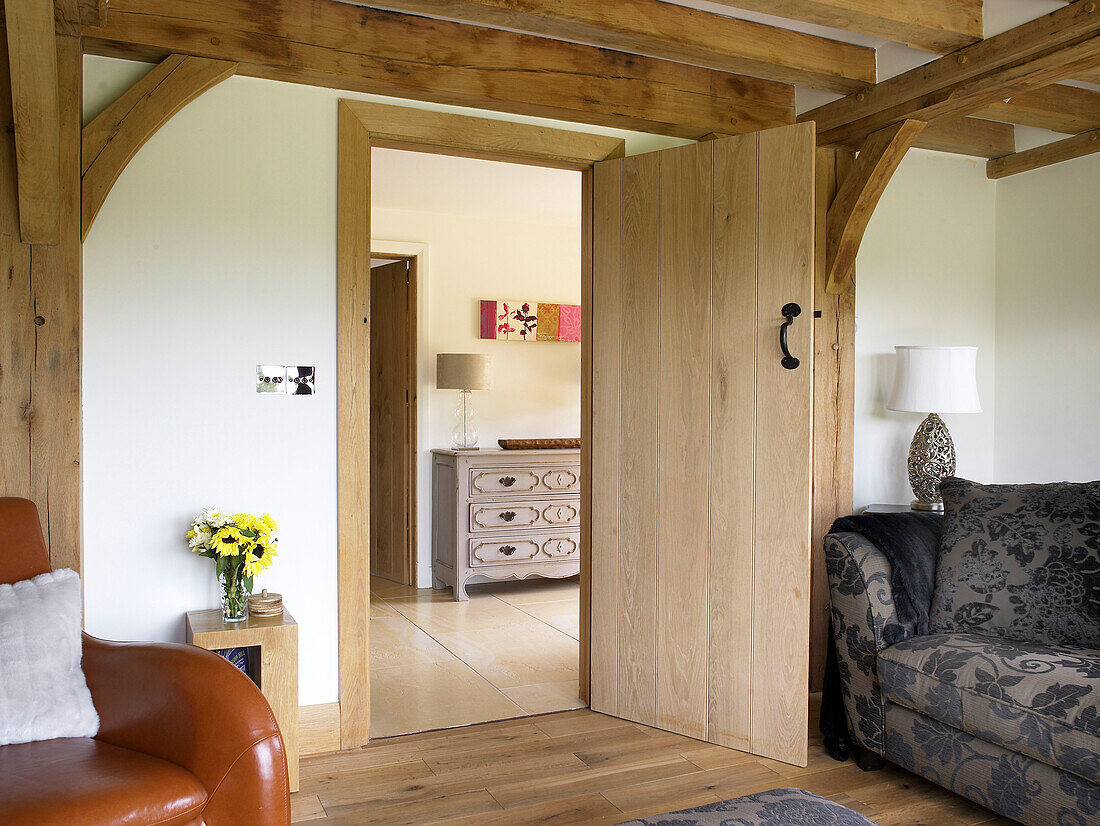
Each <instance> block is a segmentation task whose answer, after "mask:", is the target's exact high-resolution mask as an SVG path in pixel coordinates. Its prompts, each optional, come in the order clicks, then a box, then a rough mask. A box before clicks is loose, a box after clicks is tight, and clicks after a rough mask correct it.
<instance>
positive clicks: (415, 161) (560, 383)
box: [371, 149, 581, 587]
mask: <svg viewBox="0 0 1100 826" xmlns="http://www.w3.org/2000/svg"><path fill="white" fill-rule="evenodd" d="M371 174H372V178H373V179H374V180H375V181H376V182H378V184H379V185H378V186H376V187H375V188H374V191H373V193H372V197H373V198H374V209H373V210H372V214H371V219H372V227H371V232H372V235H373V236H374V238H375V239H380V240H381V239H385V240H386V241H400V242H411V243H416V244H423V245H424V246H425V248H426V250H425V251H426V254H427V255H426V257H427V262H428V265H427V270H428V272H427V273H426V275H427V279H426V282H427V296H426V298H427V302H426V304H427V306H426V308H425V309H426V311H427V312H426V318H425V317H421V318H420V319H418V322H419V324H420V326H421V327H424V328H426V329H425V333H426V335H425V336H424V337H423V338H422V342H423V343H424V344H425V345H426V346H425V347H424V349H423V350H422V352H421V353H420V354H419V358H418V370H419V385H420V392H419V394H418V395H419V398H420V400H421V404H423V405H425V406H426V407H427V409H426V410H425V411H423V412H424V413H425V414H426V419H427V421H426V424H427V429H426V430H425V431H424V432H421V433H420V434H419V439H418V441H419V466H420V473H419V478H420V480H421V484H420V486H419V490H418V492H417V493H418V511H417V513H418V522H419V529H418V544H419V554H418V556H419V563H420V564H419V573H418V583H419V585H420V586H421V587H430V585H431V489H430V486H429V485H428V484H427V480H428V479H429V478H430V477H429V476H428V469H429V467H430V462H431V454H430V452H429V451H431V450H432V448H447V447H450V445H451V429H452V428H453V427H454V423H455V418H454V408H455V403H456V400H457V392H456V391H453V390H436V389H435V356H436V354H437V353H488V354H491V355H492V356H493V360H494V362H493V369H494V374H495V389H494V390H492V391H489V392H483V393H474V395H473V403H474V408H475V410H476V411H477V424H478V429H479V431H480V440H479V444H480V445H481V446H482V447H483V448H495V447H496V446H497V445H496V441H497V439H498V438H508V437H538V436H578V435H580V415H581V414H580V369H581V367H580V344H574V343H552V342H538V343H524V342H513V341H481V340H480V339H479V327H478V301H479V300H480V299H483V298H498V299H507V298H526V299H529V300H535V301H553V302H558V303H562V304H579V303H580V266H581V261H580V256H581V235H580V232H581V227H580V217H581V216H580V205H581V190H580V173H577V172H567V171H562V170H554V169H539V168H537V167H529V166H515V165H512V164H500V163H492V162H488V161H477V160H470V159H465V158H452V157H443V156H429V157H425V156H423V155H417V154H415V153H410V152H398V151H393V150H385V149H376V150H374V152H373V158H372V164H371ZM414 177H419V179H420V180H421V181H428V182H430V184H431V186H428V187H424V188H423V190H422V191H419V192H412V193H410V192H409V191H408V189H409V188H408V187H404V186H401V187H399V186H395V185H394V184H392V183H387V182H406V181H410V180H411V179H412V178H414ZM472 201H476V203H471V202H472ZM390 203H399V204H400V205H401V206H402V207H404V208H403V209H386V208H380V207H381V205H382V204H390ZM437 209H455V210H459V209H466V210H468V211H470V212H476V213H477V214H476V215H459V214H453V213H452V214H446V213H442V212H437V211H434V210H437ZM505 216H507V217H505ZM521 219H526V220H521ZM382 246H385V245H384V244H383V245H382Z"/></svg>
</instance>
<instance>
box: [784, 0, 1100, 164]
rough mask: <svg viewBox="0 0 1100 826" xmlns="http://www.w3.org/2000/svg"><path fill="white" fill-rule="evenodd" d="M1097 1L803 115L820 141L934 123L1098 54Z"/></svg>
mask: <svg viewBox="0 0 1100 826" xmlns="http://www.w3.org/2000/svg"><path fill="white" fill-rule="evenodd" d="M1098 34H1100V12H1098V8H1097V2H1096V0H1077V2H1075V3H1071V4H1069V5H1068V6H1066V7H1064V8H1062V9H1058V10H1057V11H1054V12H1052V13H1050V14H1048V15H1045V16H1044V17H1040V18H1038V19H1037V20H1032V21H1030V22H1028V23H1025V24H1023V25H1022V26H1017V27H1016V28H1014V29H1009V30H1008V31H1006V32H1004V33H1002V34H998V35H995V36H993V37H990V38H988V39H986V40H983V41H981V42H980V43H975V44H973V45H972V46H967V47H966V48H964V49H960V50H959V51H957V52H955V53H953V54H950V55H947V56H945V57H941V58H938V59H936V60H933V61H932V62H931V63H927V64H925V65H923V66H918V67H917V68H915V69H912V70H910V71H908V72H905V73H903V74H900V75H897V76H896V77H892V78H889V79H888V80H884V81H883V82H881V83H879V84H877V85H876V86H874V87H872V88H871V89H868V90H866V91H863V92H855V93H852V94H850V95H848V96H847V97H844V98H841V99H840V100H837V101H834V102H832V103H827V104H825V105H824V106H820V107H818V108H817V109H813V110H811V111H809V112H805V113H803V114H802V115H801V116H800V117H799V120H800V121H811V120H812V121H816V122H817V134H818V141H819V143H820V144H821V145H823V146H828V145H841V146H848V147H853V146H855V145H857V144H858V143H859V142H860V141H862V140H863V139H864V138H866V137H867V135H869V134H871V133H872V132H874V131H877V130H878V129H882V128H883V127H885V126H889V125H890V124H891V123H896V122H898V121H900V120H904V119H906V118H911V119H915V120H922V121H925V122H931V121H936V120H940V119H944V118H952V117H958V116H960V115H966V114H970V113H972V112H974V111H975V110H978V109H982V108H984V107H986V106H991V105H993V104H994V103H996V102H997V101H999V100H1001V99H1002V98H1005V97H1008V96H1010V95H1014V94H1019V93H1021V92H1025V91H1028V90H1030V89H1034V88H1038V87H1042V86H1048V85H1050V84H1051V83H1054V82H1056V81H1058V80H1062V79H1064V78H1066V77H1071V76H1073V75H1074V74H1075V72H1077V71H1079V70H1080V69H1081V68H1082V67H1084V66H1087V65H1089V64H1090V63H1091V62H1093V61H1095V60H1097V59H1100V36H1098Z"/></svg>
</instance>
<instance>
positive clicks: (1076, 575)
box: [929, 478, 1100, 648]
mask: <svg viewBox="0 0 1100 826" xmlns="http://www.w3.org/2000/svg"><path fill="white" fill-rule="evenodd" d="M940 492H941V493H942V494H943V501H944V530H943V541H942V544H941V546H940V554H939V559H938V560H937V565H936V588H935V594H934V596H933V598H932V611H931V614H930V617H929V619H930V623H929V624H930V626H931V630H932V632H933V633H956V632H963V633H965V632H971V633H975V634H986V635H989V636H995V637H1002V638H1005V639H1010V640H1017V641H1019V642H1039V643H1046V644H1048V645H1076V646H1081V647H1084V648H1100V482H1085V483H1074V482H1057V483H1053V484H1046V485H979V484H977V483H975V482H968V481H966V480H965V479H956V478H949V479H945V480H944V481H943V483H942V484H941V485H940Z"/></svg>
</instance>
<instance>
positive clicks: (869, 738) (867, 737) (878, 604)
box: [825, 533, 898, 754]
mask: <svg viewBox="0 0 1100 826" xmlns="http://www.w3.org/2000/svg"><path fill="white" fill-rule="evenodd" d="M825 567H826V569H827V571H828V573H829V597H830V602H831V610H832V619H833V637H834V639H835V641H836V650H837V665H838V666H839V668H840V681H841V686H842V690H843V694H844V709H845V712H846V714H847V717H848V732H849V734H850V735H851V736H852V738H853V739H854V740H855V742H856V743H857V745H860V746H862V747H863V748H865V749H868V750H870V751H873V752H875V753H876V754H883V731H884V729H885V724H886V718H885V713H886V711H885V700H884V699H883V697H882V695H881V694H880V693H879V687H878V674H877V672H876V670H875V660H876V658H877V656H878V653H879V652H880V651H882V650H883V649H884V648H886V642H885V640H884V639H883V635H882V632H883V629H884V628H885V627H886V626H887V625H888V624H893V623H896V622H897V621H898V619H897V613H896V612H895V611H894V597H893V592H892V591H891V588H890V575H891V574H892V573H893V569H892V567H891V565H890V560H889V559H887V558H886V556H885V554H883V553H882V552H881V551H879V550H878V548H876V547H875V546H874V545H872V544H871V543H870V542H868V541H867V540H866V539H864V538H863V537H862V536H860V535H859V534H856V533H835V534H829V535H828V536H826V537H825Z"/></svg>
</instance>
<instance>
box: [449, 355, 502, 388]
mask: <svg viewBox="0 0 1100 826" xmlns="http://www.w3.org/2000/svg"><path fill="white" fill-rule="evenodd" d="M435 386H436V389H438V390H492V389H493V357H492V356H486V355H482V354H481V353H439V354H437V355H436V357H435Z"/></svg>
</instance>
